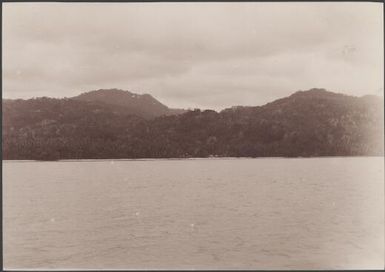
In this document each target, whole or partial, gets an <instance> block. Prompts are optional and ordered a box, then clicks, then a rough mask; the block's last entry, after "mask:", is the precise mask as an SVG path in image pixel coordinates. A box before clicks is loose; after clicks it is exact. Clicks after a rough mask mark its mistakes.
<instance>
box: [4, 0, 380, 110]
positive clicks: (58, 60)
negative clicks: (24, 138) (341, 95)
mask: <svg viewBox="0 0 385 272" xmlns="http://www.w3.org/2000/svg"><path fill="white" fill-rule="evenodd" d="M313 87H323V88H327V89H330V90H331V91H337V92H338V91H340V92H345V93H347V94H352V95H364V94H369V93H372V94H373V93H376V94H380V92H379V91H380V90H383V15H382V5H381V4H379V3H136V4H134V3H49V4H48V3H5V4H3V96H4V97H10V98H18V97H20V98H29V97H36V96H43V95H44V96H52V97H64V96H67V97H70V96H73V95H77V94H79V93H80V92H82V91H88V90H92V89H100V88H122V89H126V90H130V91H134V92H138V93H151V94H152V95H154V96H155V97H156V98H158V99H159V100H160V101H161V102H163V103H165V104H166V105H169V106H172V107H203V108H214V109H221V108H224V107H228V106H231V105H260V104H263V103H266V102H269V101H271V100H273V99H276V98H280V97H283V96H286V95H289V94H291V93H292V92H294V91H297V90H305V89H310V88H313Z"/></svg>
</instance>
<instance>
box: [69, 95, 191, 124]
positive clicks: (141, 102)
mask: <svg viewBox="0 0 385 272" xmlns="http://www.w3.org/2000/svg"><path fill="white" fill-rule="evenodd" d="M72 99H76V100H81V101H87V102H93V103H95V104H102V105H105V106H109V107H110V109H111V110H112V111H120V112H121V113H125V114H131V115H137V116H139V117H143V118H146V119H151V118H154V117H159V116H162V115H173V114H180V113H183V112H185V111H184V110H181V109H170V108H168V107H167V106H165V105H163V104H162V103H160V102H159V101H158V100H156V99H155V98H154V97H152V96H151V95H149V94H135V93H132V92H129V91H123V90H119V89H100V90H95V91H90V92H86V93H82V94H80V95H78V96H75V97H72Z"/></svg>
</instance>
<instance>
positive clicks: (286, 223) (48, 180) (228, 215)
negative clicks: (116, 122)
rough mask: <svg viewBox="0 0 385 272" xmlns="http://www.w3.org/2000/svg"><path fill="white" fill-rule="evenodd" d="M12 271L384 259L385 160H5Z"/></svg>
mask: <svg viewBox="0 0 385 272" xmlns="http://www.w3.org/2000/svg"><path fill="white" fill-rule="evenodd" d="M3 228H4V233H3V235H4V236H3V243H4V245H3V247H4V267H5V268H7V269H13V268H15V269H16V268H18V269H23V268H36V269H38V268H45V269H50V268H57V269H59V268H61V269H72V268H73V269H81V268H87V269H102V268H105V269H146V268H147V269H321V268H323V269H333V268H336V269H337V268H338V269H351V268H383V267H384V159H383V158H312V159H280V158H266V159H198V160H143V161H72V162H3Z"/></svg>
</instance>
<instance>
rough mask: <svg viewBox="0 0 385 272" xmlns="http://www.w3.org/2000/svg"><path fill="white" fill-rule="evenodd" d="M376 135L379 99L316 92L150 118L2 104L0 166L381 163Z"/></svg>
mask: <svg viewBox="0 0 385 272" xmlns="http://www.w3.org/2000/svg"><path fill="white" fill-rule="evenodd" d="M97 91H98V90H97ZM126 94H129V95H131V94H132V93H130V92H127V93H126ZM147 97H148V96H147ZM146 99H149V101H151V99H154V98H152V96H151V97H148V98H146ZM159 103H160V102H159ZM165 107H166V106H165ZM383 132H384V129H383V103H382V100H381V99H380V97H373V96H363V97H355V96H348V95H344V94H337V93H333V92H329V91H326V90H324V89H311V90H308V91H298V92H295V93H293V94H292V95H290V96H287V97H284V98H281V99H277V100H275V101H272V102H270V103H267V104H265V105H262V106H255V107H249V106H248V107H243V106H237V107H232V108H227V109H224V110H222V111H220V112H216V111H214V110H204V111H201V110H200V109H195V110H190V111H186V112H184V113H182V114H173V115H166V114H163V115H160V116H157V117H152V118H148V116H147V117H146V116H142V117H141V116H138V115H135V114H131V113H130V112H129V111H126V107H125V106H122V107H121V108H119V106H117V105H114V106H113V107H112V106H111V104H108V103H100V101H99V102H95V101H87V99H73V98H67V99H52V98H38V99H30V100H5V101H4V100H3V156H4V158H5V159H38V160H50V159H98V158H100V159H102V158H116V159H118V158H185V157H209V156H219V157H271V156H273V157H275V156H279V157H297V156H300V157H312V156H372V155H375V156H382V155H383V153H384V152H383Z"/></svg>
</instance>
